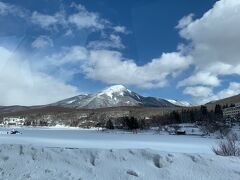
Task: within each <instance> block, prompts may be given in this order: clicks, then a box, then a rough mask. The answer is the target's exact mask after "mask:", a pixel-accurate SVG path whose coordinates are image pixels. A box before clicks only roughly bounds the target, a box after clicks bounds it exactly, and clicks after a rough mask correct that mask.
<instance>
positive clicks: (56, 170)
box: [0, 145, 240, 180]
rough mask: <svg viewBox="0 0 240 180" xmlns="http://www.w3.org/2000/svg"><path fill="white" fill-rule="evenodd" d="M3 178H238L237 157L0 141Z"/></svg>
mask: <svg viewBox="0 0 240 180" xmlns="http://www.w3.org/2000/svg"><path fill="white" fill-rule="evenodd" d="M0 149H1V153H0V159H1V161H0V174H1V179H9V180H13V179H72V180H79V179H91V180H112V179H116V180H123V179H138V180H146V179H149V180H158V179H164V180H176V179H178V180H237V179H240V166H239V164H240V159H239V158H236V157H235V158H234V157H219V156H216V155H204V154H187V153H185V154H180V153H167V152H158V151H152V150H142V149H119V150H117V149H71V148H44V147H36V146H23V145H0Z"/></svg>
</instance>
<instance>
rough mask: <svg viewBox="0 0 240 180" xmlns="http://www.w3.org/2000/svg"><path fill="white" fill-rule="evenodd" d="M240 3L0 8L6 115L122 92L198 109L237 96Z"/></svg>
mask: <svg viewBox="0 0 240 180" xmlns="http://www.w3.org/2000/svg"><path fill="white" fill-rule="evenodd" d="M239 17H240V3H239V1H238V0H220V1H216V0H208V1H201V0H195V1H193V0H168V1H163V0H132V1H130V2H127V1H109V0H101V1H97V0H96V1H95V0H92V1H88V0H83V1H80V0H79V1H64V0H61V1H58V0H51V1H49V0H40V1H33V0H24V1H23V0H7V1H6V0H5V1H4V0H0V24H1V28H0V54H2V57H0V70H1V71H0V89H1V90H0V93H1V94H3V95H4V98H3V99H2V100H1V101H0V104H2V105H12V104H24V105H33V104H42V103H50V102H54V101H57V100H60V99H63V98H66V97H71V96H73V95H77V94H81V93H90V92H96V91H99V90H102V89H104V88H106V87H108V86H110V85H114V84H123V85H125V86H126V87H128V88H129V89H132V90H134V91H136V92H138V93H140V94H143V95H145V96H157V97H161V98H167V99H178V100H185V101H189V102H192V103H194V104H200V103H205V102H208V101H210V100H215V99H219V98H224V97H228V96H232V95H235V94H238V93H240V81H239V74H240V71H239V70H240V63H239V62H240V61H239V58H238V57H240V52H239V50H238V48H237V47H239V46H238V45H240V35H239V33H238V32H239V30H240V25H239V22H238V18H239Z"/></svg>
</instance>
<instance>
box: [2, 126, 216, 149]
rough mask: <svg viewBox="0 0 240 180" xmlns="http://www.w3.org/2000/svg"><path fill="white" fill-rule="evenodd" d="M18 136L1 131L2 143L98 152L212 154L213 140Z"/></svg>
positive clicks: (48, 132)
mask: <svg viewBox="0 0 240 180" xmlns="http://www.w3.org/2000/svg"><path fill="white" fill-rule="evenodd" d="M15 129H16V130H18V131H20V132H22V134H20V135H10V134H7V133H6V132H7V131H10V130H11V129H10V128H9V129H7V128H0V142H1V143H2V144H25V145H34V146H47V147H69V148H99V149H146V148H147V149H153V150H157V151H166V152H181V153H205V154H213V153H212V147H213V146H214V145H215V144H216V143H217V140H216V139H215V138H205V137H201V136H177V135H164V134H163V135H160V134H156V133H154V131H153V132H151V131H150V132H143V133H138V134H133V133H132V132H122V131H111V132H109V131H107V132H102V131H96V130H83V129H78V128H75V129H67V128H15Z"/></svg>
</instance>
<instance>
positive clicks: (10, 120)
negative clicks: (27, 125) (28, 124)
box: [3, 117, 25, 126]
mask: <svg viewBox="0 0 240 180" xmlns="http://www.w3.org/2000/svg"><path fill="white" fill-rule="evenodd" d="M24 122H25V118H20V117H4V118H3V125H4V126H23V125H24Z"/></svg>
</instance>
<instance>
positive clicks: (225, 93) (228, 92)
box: [215, 82, 240, 99]
mask: <svg viewBox="0 0 240 180" xmlns="http://www.w3.org/2000/svg"><path fill="white" fill-rule="evenodd" d="M237 94H240V83H238V82H231V83H230V84H229V87H228V88H226V89H223V90H221V91H220V92H219V93H218V94H217V97H216V98H215V99H223V98H227V97H230V96H234V95H237Z"/></svg>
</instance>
